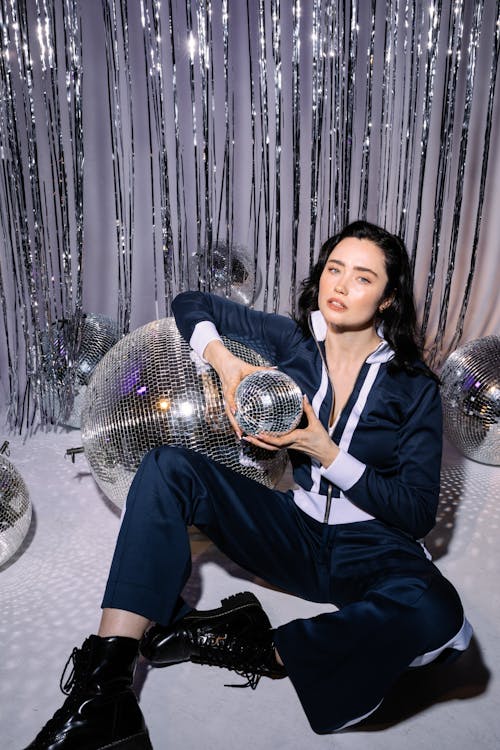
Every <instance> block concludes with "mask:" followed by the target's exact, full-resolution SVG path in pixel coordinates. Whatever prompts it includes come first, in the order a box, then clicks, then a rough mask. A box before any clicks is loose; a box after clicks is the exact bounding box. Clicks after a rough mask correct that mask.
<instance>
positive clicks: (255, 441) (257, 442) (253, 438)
mask: <svg viewBox="0 0 500 750" xmlns="http://www.w3.org/2000/svg"><path fill="white" fill-rule="evenodd" d="M242 439H243V440H244V441H245V442H247V443H251V444H252V445H256V446H257V447H258V448H264V449H265V450H267V451H277V450H279V447H278V446H276V445H272V444H271V443H267V442H265V441H264V440H259V438H258V437H256V435H244V436H243V438H242Z"/></svg>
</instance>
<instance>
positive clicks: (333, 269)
mask: <svg viewBox="0 0 500 750" xmlns="http://www.w3.org/2000/svg"><path fill="white" fill-rule="evenodd" d="M330 272H331V273H338V272H339V269H338V268H337V266H331V267H330Z"/></svg>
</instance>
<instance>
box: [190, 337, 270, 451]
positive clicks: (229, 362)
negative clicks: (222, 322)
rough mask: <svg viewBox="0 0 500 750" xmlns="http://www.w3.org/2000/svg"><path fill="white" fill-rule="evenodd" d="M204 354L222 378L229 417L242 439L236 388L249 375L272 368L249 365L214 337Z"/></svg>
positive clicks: (239, 437)
mask: <svg viewBox="0 0 500 750" xmlns="http://www.w3.org/2000/svg"><path fill="white" fill-rule="evenodd" d="M203 356H204V358H205V359H206V360H207V362H208V363H209V364H210V365H211V366H212V367H213V368H214V370H215V371H216V373H217V375H218V376H219V378H220V381H221V385H222V394H223V396H224V408H225V411H226V414H227V417H228V419H229V421H230V423H231V426H232V428H233V430H234V431H235V433H236V435H237V437H238V439H239V440H241V438H242V436H243V432H242V430H241V427H240V426H239V425H238V423H237V421H236V420H235V418H234V415H235V414H236V401H235V394H236V389H237V387H238V386H239V384H240V383H241V381H242V380H243V378H246V376H247V375H250V374H251V373H252V372H257V371H258V370H269V369H270V368H269V367H256V366H255V365H249V364H248V362H245V361H244V360H243V359H240V358H239V357H236V356H235V355H234V354H232V353H231V352H230V351H229V349H227V348H226V347H225V346H224V344H223V343H222V341H220V340H218V339H214V340H213V341H210V342H209V343H208V344H207V346H206V347H205V351H204V352H203Z"/></svg>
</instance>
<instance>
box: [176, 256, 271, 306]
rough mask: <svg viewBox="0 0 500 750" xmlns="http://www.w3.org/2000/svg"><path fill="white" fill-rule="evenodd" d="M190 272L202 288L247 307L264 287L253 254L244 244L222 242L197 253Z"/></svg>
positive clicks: (193, 257)
mask: <svg viewBox="0 0 500 750" xmlns="http://www.w3.org/2000/svg"><path fill="white" fill-rule="evenodd" d="M190 271H191V274H192V276H193V278H195V279H197V282H198V283H199V284H201V288H203V289H206V290H207V291H210V292H212V293H213V294H218V295H220V296H222V297H228V298H229V299H233V300H235V301H236V302H240V303H241V304H243V305H251V304H252V303H253V302H254V301H255V299H256V298H257V297H258V295H259V292H260V290H261V287H262V275H261V273H260V271H259V269H258V268H257V267H256V266H255V263H254V258H253V255H252V254H251V253H250V252H249V251H248V249H247V248H244V247H242V246H241V245H236V244H232V245H231V244H228V243H225V242H218V243H217V244H216V245H214V246H213V247H212V248H211V249H208V248H203V250H201V251H200V252H196V253H193V254H192V256H191V268H190Z"/></svg>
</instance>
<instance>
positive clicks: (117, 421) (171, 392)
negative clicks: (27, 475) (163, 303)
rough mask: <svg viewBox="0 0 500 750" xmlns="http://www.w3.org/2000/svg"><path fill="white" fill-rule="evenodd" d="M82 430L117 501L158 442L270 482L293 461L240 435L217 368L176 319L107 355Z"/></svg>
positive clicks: (92, 460) (248, 354)
mask: <svg viewBox="0 0 500 750" xmlns="http://www.w3.org/2000/svg"><path fill="white" fill-rule="evenodd" d="M224 343H225V344H226V346H227V347H228V349H230V350H231V351H232V352H233V353H234V354H235V355H236V356H238V357H241V358H242V359H244V360H245V361H247V362H249V363H250V364H253V365H257V366H260V365H263V366H266V365H269V363H268V362H266V360H265V359H264V358H263V357H261V356H260V355H258V354H257V353H256V352H254V351H253V350H251V349H249V348H248V347H246V346H243V345H242V344H239V343H236V342H233V341H230V340H228V339H224ZM81 434H82V442H83V447H84V450H85V455H86V457H87V459H88V462H89V464H90V468H91V470H92V473H93V475H94V478H95V480H96V481H97V483H98V485H99V486H100V488H101V489H102V490H103V492H104V493H105V494H106V495H107V496H108V498H109V499H110V500H111V501H112V502H113V503H115V505H118V506H122V505H123V502H124V500H125V497H126V495H127V492H128V489H129V487H130V484H131V482H132V479H133V476H134V474H135V472H136V471H137V468H138V467H139V464H140V462H141V460H142V458H143V456H144V455H145V454H146V453H147V451H148V450H150V449H151V448H154V447H156V446H159V445H180V446H184V447H186V448H192V449H193V450H196V451H199V452H200V453H203V454H205V455H206V456H208V457H210V458H212V459H214V460H215V461H218V462H220V463H222V464H225V465H226V466H228V467H229V468H231V469H233V470H235V471H237V472H239V473H240V474H243V475H245V476H248V477H251V478H252V479H255V480H256V481H258V482H261V483H262V484H265V485H267V486H274V485H275V484H276V483H277V482H278V481H279V479H280V478H281V476H282V474H283V471H284V469H285V465H286V460H287V457H286V453H285V452H284V451H279V452H278V453H274V452H270V451H266V450H264V449H259V448H256V447H255V446H252V445H250V444H249V443H247V442H245V441H238V440H237V438H236V436H235V434H234V431H233V429H232V427H231V425H230V423H229V420H228V419H227V417H226V415H225V412H224V404H223V398H222V391H221V388H220V382H219V379H218V377H217V375H216V373H215V372H214V370H212V368H211V367H210V366H209V365H207V364H205V363H203V362H202V361H201V360H200V359H199V357H198V356H197V355H196V354H195V353H194V352H192V351H191V349H190V347H189V345H188V344H187V343H186V342H185V341H184V340H183V338H182V337H181V335H180V333H179V331H178V329H177V326H176V325H175V321H174V319H173V318H163V319H162V320H156V321H153V322H152V323H148V324H147V325H145V326H142V327H141V328H138V329H137V330H135V331H133V332H132V333H129V334H128V335H127V336H125V337H124V338H123V339H121V341H119V342H118V343H117V344H116V345H115V346H114V347H113V348H112V349H111V350H110V351H109V352H108V353H107V354H106V355H105V356H104V357H103V359H102V360H101V362H100V363H99V364H98V365H97V367H96V368H95V371H94V374H93V376H92V378H91V381H90V383H89V386H88V389H87V394H86V399H85V405H84V408H83V411H82V433H81Z"/></svg>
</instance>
